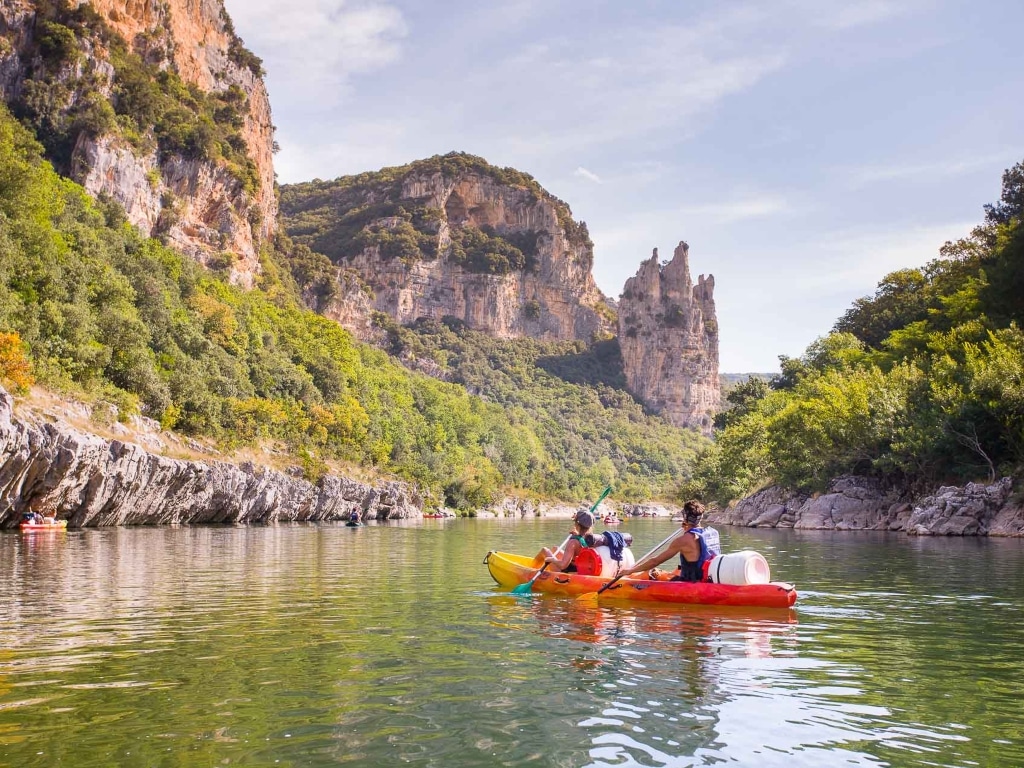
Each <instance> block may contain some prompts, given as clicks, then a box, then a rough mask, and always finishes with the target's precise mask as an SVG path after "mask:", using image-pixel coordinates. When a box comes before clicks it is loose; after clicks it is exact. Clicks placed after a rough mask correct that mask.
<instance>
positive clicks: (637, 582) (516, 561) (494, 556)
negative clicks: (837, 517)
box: [484, 552, 797, 608]
mask: <svg viewBox="0 0 1024 768" xmlns="http://www.w3.org/2000/svg"><path fill="white" fill-rule="evenodd" d="M484 562H485V563H486V564H487V570H488V571H489V572H490V574H491V578H492V579H494V580H495V581H496V582H498V584H499V585H501V586H502V587H508V588H511V587H516V586H518V585H520V584H525V583H526V582H527V581H529V580H530V579H531V578H532V577H533V575H534V574H535V573H537V567H538V566H537V562H536V561H535V559H534V558H532V557H524V556H522V555H513V554H509V553H507V552H488V553H487V557H486V558H485V559H484ZM608 582H609V579H607V578H604V577H601V576H583V575H581V574H579V573H554V572H551V571H546V572H544V573H542V574H540V576H538V577H537V580H536V581H534V582H533V590H534V591H535V592H547V593H550V594H553V595H565V596H571V597H578V596H579V595H582V594H587V593H594V592H597V591H598V590H599V589H600V588H601V587H603V586H604V585H605V584H607V583H608ZM796 597H797V595H796V590H795V589H794V588H793V585H792V584H786V583H783V582H772V583H770V584H748V585H745V586H734V585H731V584H711V583H707V582H690V581H652V580H651V579H649V578H647V576H646V574H634V575H633V576H629V577H627V578H624V579H622V580H621V581H619V582H617V583H616V584H615V585H613V586H612V587H611V588H610V589H608V590H607V591H605V592H604V593H603V594H602V595H601V599H602V600H603V599H605V598H609V599H617V600H636V601H642V602H656V603H697V604H702V605H745V606H752V607H762V608H789V607H790V606H792V605H793V604H794V603H795V602H796Z"/></svg>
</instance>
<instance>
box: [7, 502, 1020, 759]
mask: <svg viewBox="0 0 1024 768" xmlns="http://www.w3.org/2000/svg"><path fill="white" fill-rule="evenodd" d="M566 527H567V523H566V522H564V521H544V522H540V521H525V522H518V523H517V522H513V521H508V522H505V521H488V520H481V521H433V520H425V521H422V522H419V521H417V522H415V523H409V524H405V525H387V526H385V525H381V526H370V527H366V528H360V529H350V528H345V527H343V526H313V525H294V526H279V527H270V528H178V529H152V530H150V529H122V530H104V531H87V532H70V533H67V534H59V535H53V534H47V535H44V536H27V535H24V536H23V535H20V534H13V533H8V534H3V535H0V579H2V585H3V589H2V593H0V765H3V766H18V767H19V768H21V767H23V766H54V765H66V766H78V767H82V768H87V767H89V766H111V765H116V766H211V767H212V766H221V765H245V766H331V765H339V764H349V765H362V766H391V765H399V764H412V765H429V766H493V765H544V766H548V765H549V766H587V765H616V766H633V765H636V766H694V765H714V764H718V763H722V762H732V763H735V764H739V765H750V766H787V767H792V766H831V765H871V766H876V765H878V766H881V765H887V766H919V765H921V766H924V765H928V766H935V765H939V766H968V765H982V766H1004V765H1024V707H1022V703H1021V702H1022V694H1024V628H1022V622H1021V619H1022V611H1024V541H996V540H993V541H985V540H972V539H966V540H964V539H952V540H936V539H912V538H906V537H904V536H902V535H883V534H877V535H876V534H858V533H838V534H821V533H811V532H792V531H790V532H782V531H780V532H775V531H748V530H734V529H728V528H726V529H724V530H723V531H722V533H723V541H724V543H725V545H726V547H727V548H728V549H735V548H739V547H753V548H755V549H758V550H760V551H761V552H762V553H764V554H765V556H766V557H767V558H768V560H769V562H770V563H771V565H772V568H773V574H774V576H775V577H776V578H778V579H785V580H789V581H793V582H795V583H796V584H797V586H798V588H800V591H801V598H800V600H799V601H798V603H797V609H796V610H795V611H792V612H789V611H781V612H779V611H768V612H760V613H753V612H749V611H746V612H744V611H742V610H736V609H731V610H730V609H719V610H706V609H699V608H672V607H667V608H657V607H655V608H651V607H630V606H627V605H621V604H620V605H615V604H608V605H601V606H599V607H594V606H589V605H587V604H586V603H579V602H576V601H573V600H566V599H562V598H544V597H528V598H515V597H511V596H508V595H503V594H499V593H496V592H495V591H494V589H493V586H492V583H491V581H490V578H489V577H488V575H487V571H486V568H485V567H484V566H483V565H482V564H481V560H482V558H483V555H484V553H485V552H486V551H487V550H489V549H505V550H510V551H523V552H526V551H531V552H532V551H535V550H536V549H537V548H538V547H539V546H540V545H541V544H542V543H549V544H554V543H557V542H558V541H560V540H561V539H562V538H563V537H564V533H565V530H566ZM625 527H626V528H628V530H630V531H632V532H633V533H634V534H635V535H636V537H637V541H638V546H637V547H635V549H636V550H637V554H640V553H641V552H642V551H645V550H646V549H648V548H650V547H651V546H653V545H654V544H655V543H657V542H658V541H660V540H661V539H663V538H664V537H665V536H666V535H667V533H668V532H669V531H670V530H671V528H672V525H671V524H670V523H669V522H667V521H646V520H640V521H635V522H631V523H630V524H629V525H628V526H625Z"/></svg>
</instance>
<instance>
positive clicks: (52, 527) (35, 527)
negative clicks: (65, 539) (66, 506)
mask: <svg viewBox="0 0 1024 768" xmlns="http://www.w3.org/2000/svg"><path fill="white" fill-rule="evenodd" d="M18 527H19V528H20V529H21V530H23V531H25V532H26V533H30V532H33V531H63V530H64V529H66V528H67V527H68V521H67V520H58V521H57V522H55V523H21V524H20V525H19V526H18Z"/></svg>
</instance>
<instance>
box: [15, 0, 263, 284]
mask: <svg viewBox="0 0 1024 768" xmlns="http://www.w3.org/2000/svg"><path fill="white" fill-rule="evenodd" d="M51 5H52V4H42V3H38V2H32V1H30V0H5V2H3V3H0V93H2V95H3V98H4V99H5V100H6V101H7V102H8V103H10V104H11V105H12V107H13V108H14V109H15V111H16V112H17V113H19V114H20V115H22V116H23V117H25V118H27V119H28V121H29V122H31V123H33V124H34V125H36V127H37V129H38V130H41V131H43V132H45V133H49V134H51V135H50V136H49V137H46V136H44V137H42V138H43V141H44V144H46V145H47V147H48V149H51V150H52V149H53V147H54V146H56V147H57V150H56V152H55V154H56V155H58V156H55V157H54V158H53V159H54V161H55V163H57V165H58V166H60V167H61V169H62V170H63V171H64V172H67V173H70V174H71V175H72V177H73V178H74V179H75V180H76V181H78V182H80V183H81V184H82V185H83V186H85V188H86V189H87V190H88V191H89V192H90V193H91V194H93V195H96V196H99V195H106V196H109V197H111V198H113V199H114V200H116V201H118V202H119V203H121V204H122V205H123V206H124V208H125V210H126V211H127V214H128V218H129V220H130V221H131V222H132V223H133V224H135V225H136V226H138V227H139V228H140V229H141V230H142V231H143V232H145V233H146V234H147V235H159V236H161V237H162V238H163V239H164V240H165V241H167V242H168V243H169V244H170V245H172V246H174V247H176V248H178V249H179V250H181V251H183V252H185V253H189V254H191V255H192V256H194V257H195V258H197V259H199V260H200V261H202V262H203V263H211V262H212V263H216V264H218V265H225V264H226V265H228V267H229V269H230V271H231V275H232V278H233V279H234V280H235V281H236V282H239V283H241V284H244V285H251V284H252V282H253V278H254V276H255V275H256V274H257V273H258V271H259V263H258V256H259V244H260V242H261V241H262V240H264V239H266V238H267V237H269V236H270V235H271V234H273V230H274V227H275V222H276V218H277V203H276V198H275V194H274V170H273V161H272V150H273V125H272V123H271V118H270V105H269V101H268V98H267V93H266V89H265V88H264V85H263V82H262V79H261V76H260V73H259V64H258V60H257V59H255V58H254V57H252V56H251V54H248V52H246V51H245V50H244V48H243V47H242V45H241V41H239V40H238V39H237V37H236V36H235V34H234V32H233V29H232V27H231V24H230V19H229V18H228V16H227V14H226V13H225V12H224V9H223V5H222V2H221V0H167V1H166V2H155V1H154V0H131V1H130V2H125V0H91V5H90V6H86V5H83V4H81V3H75V2H72V3H69V4H67V6H64V7H63V9H61V8H57V9H54V8H52V7H49V6H51ZM90 7H91V9H92V10H91V11H90V10H89V8H90ZM113 36H117V38H119V39H121V40H123V43H120V44H118V43H112V40H114V37H113ZM122 47H123V48H125V50H126V51H127V52H130V53H133V54H136V55H138V56H139V57H140V59H141V61H142V62H145V64H146V65H147V66H149V67H151V68H152V71H153V72H155V73H157V75H159V72H162V71H163V72H174V73H176V74H177V75H178V76H179V77H180V79H181V81H182V82H183V83H184V84H185V85H186V86H192V87H195V88H197V89H198V91H199V92H201V93H206V94H213V95H215V96H226V95H229V96H230V99H231V102H232V103H231V104H230V106H231V112H230V114H228V113H227V112H225V111H224V110H223V109H221V111H220V112H218V113H216V114H215V115H206V116H204V115H202V114H201V110H198V108H195V98H194V94H189V93H187V92H184V93H179V94H176V96H177V97H178V98H179V99H180V101H181V105H182V108H181V109H178V110H177V111H176V112H174V113H173V114H170V115H169V116H168V115H167V114H162V115H161V116H160V119H159V121H158V124H157V125H156V126H151V125H146V126H142V128H141V135H140V132H139V130H137V126H134V125H131V126H129V127H127V128H126V125H127V123H126V122H125V118H124V115H125V114H126V113H127V112H128V103H129V102H132V107H134V108H140V103H141V102H143V101H145V100H144V99H142V97H140V96H139V93H140V92H141V90H142V89H140V87H139V82H138V79H137V77H138V74H139V72H138V71H135V72H132V73H130V77H131V78H134V79H132V80H131V82H130V83H128V84H127V85H126V82H125V77H123V76H122V75H123V72H122V71H119V70H118V68H117V67H116V66H115V64H114V63H113V62H115V61H116V55H117V52H118V51H119V50H120V48H122ZM132 69H135V70H138V68H137V67H132ZM161 88H162V91H160V89H157V92H158V93H160V95H161V97H163V96H167V97H168V98H171V97H170V96H168V94H174V86H173V83H171V84H170V85H168V83H167V82H166V81H165V82H162V83H161ZM146 98H147V99H149V100H150V101H151V100H152V96H151V95H148V96H146ZM136 102H139V103H136ZM110 105H113V110H112V109H111V107H110ZM141 106H142V107H151V106H152V105H151V104H148V103H145V104H141ZM190 109H192V111H191V112H190ZM114 111H116V112H117V115H116V116H115V114H114ZM218 118H219V119H221V120H224V121H228V122H230V123H231V124H232V130H231V132H230V134H228V133H225V132H223V131H222V134H221V135H220V136H217V137H213V134H214V133H215V125H214V124H215V123H216V122H217V119H218ZM174 121H177V122H174ZM151 130H152V131H155V132H159V131H165V132H166V133H168V134H171V133H173V132H175V131H176V132H177V134H176V138H178V139H180V141H179V143H180V144H181V146H180V147H176V146H172V147H170V148H169V147H168V146H167V144H171V143H173V142H165V141H162V139H161V141H157V140H156V139H155V138H154V136H153V135H151V134H150V133H148V132H149V131H151ZM47 138H50V139H52V140H51V141H49V142H48V141H47ZM228 142H230V143H231V146H230V147H229V146H228ZM63 144H66V145H67V147H66V151H64V150H63V149H61V145H63ZM65 154H66V155H67V156H63V155H65ZM228 155H234V156H235V159H234V160H230V159H225V158H226V157H227V156H228ZM241 158H244V159H241Z"/></svg>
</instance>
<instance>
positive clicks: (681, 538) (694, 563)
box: [620, 501, 722, 581]
mask: <svg viewBox="0 0 1024 768" xmlns="http://www.w3.org/2000/svg"><path fill="white" fill-rule="evenodd" d="M703 518H704V505H703V504H701V503H700V502H699V501H688V502H686V504H684V505H683V522H682V529H683V532H682V534H680V535H678V536H676V537H675V538H674V539H672V540H671V541H670V542H669V544H668V548H667V549H666V550H665V551H663V552H652V553H651V554H650V555H648V556H647V557H645V558H643V559H641V560H640V562H638V563H637V564H636V565H634V566H633V567H632V568H630V569H628V570H625V571H623V572H622V573H621V574H620V575H622V576H628V575H629V574H631V573H640V572H641V571H650V576H651V578H652V579H658V578H659V577H661V576H662V573H661V571H659V570H658V569H657V567H656V566H659V565H661V564H662V563H664V562H665V561H666V560H670V559H672V558H673V557H675V556H676V555H679V570H678V571H676V573H674V574H673V575H672V577H671V580H672V581H706V580H707V566H708V564H710V563H711V560H712V559H713V558H714V557H715V556H716V555H720V554H722V545H721V543H720V541H719V538H718V531H716V530H715V529H714V528H702V527H701V526H700V523H701V520H703Z"/></svg>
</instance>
